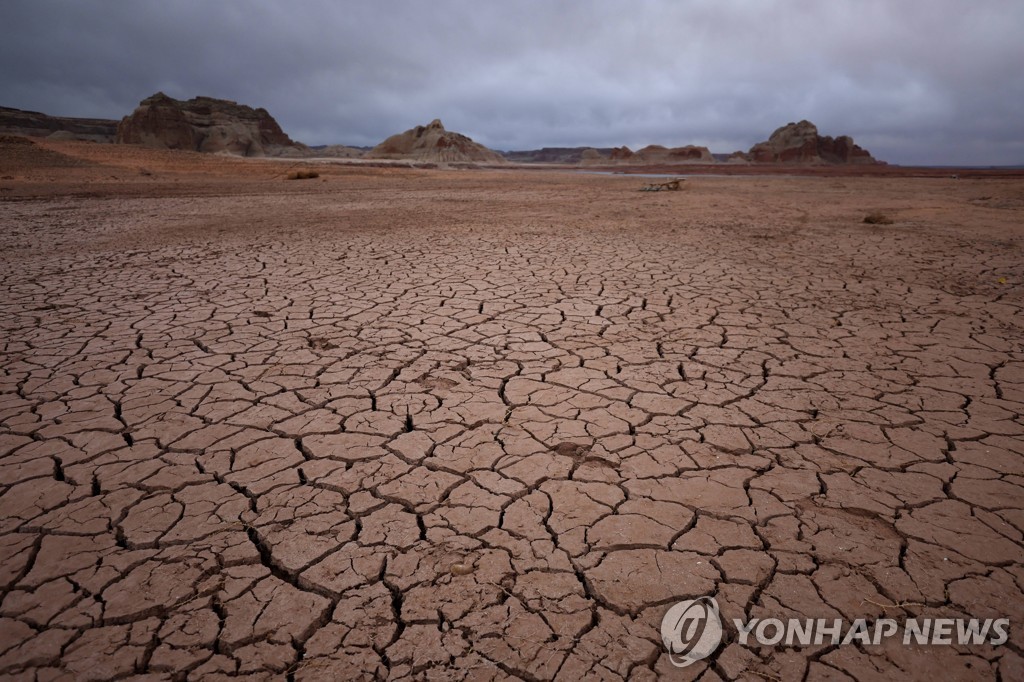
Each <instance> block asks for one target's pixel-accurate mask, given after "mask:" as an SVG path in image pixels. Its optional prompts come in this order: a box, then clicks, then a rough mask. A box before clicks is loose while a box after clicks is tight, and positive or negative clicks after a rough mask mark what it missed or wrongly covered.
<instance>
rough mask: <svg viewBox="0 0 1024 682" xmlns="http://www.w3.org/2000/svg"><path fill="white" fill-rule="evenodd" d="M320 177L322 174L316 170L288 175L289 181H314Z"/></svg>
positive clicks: (294, 171) (293, 172)
mask: <svg viewBox="0 0 1024 682" xmlns="http://www.w3.org/2000/svg"><path fill="white" fill-rule="evenodd" d="M319 177H320V174H319V173H317V172H316V171H315V170H293V171H292V172H290V173H289V174H288V179H289V180H312V179H313V178H319Z"/></svg>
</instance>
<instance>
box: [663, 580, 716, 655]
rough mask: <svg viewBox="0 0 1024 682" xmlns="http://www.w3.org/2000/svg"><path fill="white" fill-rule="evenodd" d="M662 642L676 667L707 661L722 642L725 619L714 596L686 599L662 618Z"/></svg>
mask: <svg viewBox="0 0 1024 682" xmlns="http://www.w3.org/2000/svg"><path fill="white" fill-rule="evenodd" d="M661 641H662V643H664V645H665V649H666V650H667V651H668V660H669V662H670V663H671V664H672V665H674V666H676V667H677V668H685V667H686V666H688V665H690V664H691V663H694V662H696V661H699V660H701V659H702V658H707V657H708V656H710V655H711V654H712V652H713V651H714V650H715V649H717V648H718V645H719V644H721V643H722V619H721V618H720V617H719V615H718V602H716V601H715V599H714V597H700V598H698V599H687V600H685V601H681V602H679V603H678V604H676V605H674V606H673V607H672V608H670V609H669V610H668V613H666V614H665V617H664V618H662V619H661Z"/></svg>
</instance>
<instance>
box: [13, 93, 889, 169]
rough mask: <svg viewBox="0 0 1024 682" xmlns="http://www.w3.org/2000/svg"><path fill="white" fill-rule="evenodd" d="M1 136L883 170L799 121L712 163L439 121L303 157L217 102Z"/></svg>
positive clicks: (40, 125) (272, 131) (436, 157)
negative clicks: (501, 145) (502, 137)
mask: <svg viewBox="0 0 1024 682" xmlns="http://www.w3.org/2000/svg"><path fill="white" fill-rule="evenodd" d="M0 133H7V134H14V135H27V136H31V137H53V138H54V139H60V140H82V141H92V142H110V143H114V144H134V145H141V146H144V147H150V148H153V149H174V150H184V151H193V152H201V153H213V154H226V155H232V156H243V157H290V158H347V159H359V158H363V159H367V160H392V161H396V160H404V161H412V162H418V163H469V164H481V165H495V164H498V165H500V164H504V163H506V162H509V161H511V162H514V163H539V164H559V165H576V166H584V167H605V166H638V167H661V166H674V165H684V164H685V165H717V164H720V163H728V164H730V165H749V164H756V165H769V164H787V165H802V166H841V165H847V164H852V165H859V166H867V165H878V164H882V163H884V162H880V161H878V160H876V159H875V158H874V157H873V156H872V155H871V153H870V152H869V151H867V150H866V149H863V148H862V147H860V146H858V145H857V144H855V143H854V141H853V138H851V137H849V136H847V135H840V136H838V137H831V136H827V135H821V134H819V132H818V128H817V126H815V125H814V124H813V123H811V122H810V121H806V120H802V121H800V122H799V123H792V122H791V123H787V124H786V125H784V126H782V127H780V128H778V129H776V130H775V131H774V132H773V133H772V134H771V135H770V136H769V138H768V139H767V140H765V141H763V142H758V143H757V144H755V145H754V146H752V147H751V148H750V149H749V150H748V151H746V152H743V151H734V152H732V153H730V154H716V153H712V152H711V150H709V149H708V148H707V147H704V146H698V145H684V146H680V147H666V146H663V145H660V144H650V145H647V146H645V147H643V148H641V149H639V150H637V151H633V150H632V149H630V148H629V147H627V146H619V147H609V148H595V147H552V148H544V149H539V150H532V151H496V150H494V149H490V148H488V147H486V146H484V145H483V144H480V143H479V142H476V141H475V140H473V139H471V138H470V137H469V136H467V135H464V134H462V133H459V132H456V131H452V130H447V129H446V128H445V127H444V125H443V124H442V123H441V120H440V119H434V120H433V121H431V122H430V123H428V124H426V125H417V126H414V127H412V128H410V129H408V130H406V131H404V132H401V133H396V134H394V135H391V136H390V137H388V138H386V139H385V140H384V141H382V142H380V143H379V144H377V145H376V146H374V147H372V148H369V149H367V148H365V147H363V148H359V147H353V146H348V145H342V144H332V145H325V146H320V147H310V146H308V145H306V144H303V143H301V142H298V141H296V140H293V139H292V138H291V137H290V136H289V135H288V134H287V133H286V132H285V131H284V129H283V128H282V127H281V125H280V124H279V123H278V122H277V120H276V119H275V118H274V117H273V116H272V115H271V114H270V112H269V111H267V110H266V109H264V108H253V107H251V106H249V105H246V104H239V103H238V102H234V101H232V100H226V99H217V98H214V97H203V96H200V97H193V98H192V99H189V100H179V99H175V98H173V97H170V96H168V95H166V94H164V93H162V92H158V93H156V94H154V95H151V96H149V97H147V98H145V99H143V100H142V101H141V102H140V103H139V105H138V106H137V107H136V108H135V109H134V110H133V111H132V112H131V113H130V114H128V115H127V116H125V117H124V118H122V119H121V120H120V122H116V121H112V120H106V119H79V118H68V117H56V116H48V115H46V114H42V113H39V112H31V111H22V110H20V109H12V108H7V107H0Z"/></svg>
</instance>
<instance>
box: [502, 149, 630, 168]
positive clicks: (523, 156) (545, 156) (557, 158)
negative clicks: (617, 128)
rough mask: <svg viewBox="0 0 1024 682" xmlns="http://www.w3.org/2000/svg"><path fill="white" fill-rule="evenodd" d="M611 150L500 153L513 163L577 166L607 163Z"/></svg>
mask: <svg viewBox="0 0 1024 682" xmlns="http://www.w3.org/2000/svg"><path fill="white" fill-rule="evenodd" d="M611 152H612V150H611V148H610V147H609V148H604V149H595V148H593V147H543V148H541V149H530V150H523V151H507V152H501V155H502V156H504V157H505V158H506V159H507V160H509V161H513V162H515V163H560V164H577V163H581V162H585V161H607V160H608V156H609V155H610V154H611Z"/></svg>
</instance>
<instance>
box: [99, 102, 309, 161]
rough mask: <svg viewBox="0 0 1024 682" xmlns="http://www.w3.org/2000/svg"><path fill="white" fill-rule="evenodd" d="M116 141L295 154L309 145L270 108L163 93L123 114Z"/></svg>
mask: <svg viewBox="0 0 1024 682" xmlns="http://www.w3.org/2000/svg"><path fill="white" fill-rule="evenodd" d="M115 142H118V143H122V144H141V145H143V146H146V147H153V148H158V149H184V150H187V151H195V152H213V153H226V154H236V155H240V156H297V155H305V153H306V152H307V150H308V148H307V147H306V146H305V145H303V144H300V143H297V142H294V141H293V140H292V139H291V138H290V137H288V135H286V134H285V132H284V131H283V130H282V129H281V126H280V125H278V123H277V121H275V120H274V117H273V116H271V115H270V113H269V112H268V111H267V110H266V109H262V108H260V109H253V108H252V107H249V106H246V105H244V104H238V103H237V102H232V101H230V100H224V99H214V98H212V97H194V98H192V99H190V100H177V99H174V98H173V97H168V96H167V95H165V94H164V93H162V92H158V93H156V94H155V95H153V96H151V97H147V98H146V99H144V100H142V102H140V103H139V106H138V107H137V108H136V109H135V111H133V112H132V113H131V114H130V115H128V116H126V117H124V118H123V119H121V122H120V123H119V124H118V126H117V137H116V139H115Z"/></svg>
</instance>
